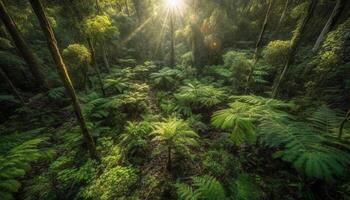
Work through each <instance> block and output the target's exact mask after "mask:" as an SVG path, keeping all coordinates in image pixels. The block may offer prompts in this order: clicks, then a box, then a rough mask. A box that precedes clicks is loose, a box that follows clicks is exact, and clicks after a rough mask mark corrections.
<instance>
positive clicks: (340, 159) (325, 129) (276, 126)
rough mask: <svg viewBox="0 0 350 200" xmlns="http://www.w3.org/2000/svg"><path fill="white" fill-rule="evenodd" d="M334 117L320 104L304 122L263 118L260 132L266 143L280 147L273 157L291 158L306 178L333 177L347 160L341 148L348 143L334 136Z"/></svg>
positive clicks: (346, 155)
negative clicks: (266, 119)
mask: <svg viewBox="0 0 350 200" xmlns="http://www.w3.org/2000/svg"><path fill="white" fill-rule="evenodd" d="M325 116H327V117H325ZM338 120H339V117H338V116H337V115H336V114H335V113H334V112H332V111H331V110H330V109H327V108H325V107H321V108H320V109H319V110H317V111H316V112H315V113H314V114H313V115H312V116H311V117H310V118H309V120H308V121H306V122H305V121H304V122H298V121H295V120H285V121H283V120H278V119H275V120H271V121H264V122H263V123H262V124H261V126H260V131H261V133H260V134H262V136H263V140H264V142H265V143H266V144H268V145H269V146H271V147H283V149H282V150H280V151H278V152H276V154H275V157H278V158H281V159H283V160H285V161H288V162H291V163H292V164H293V166H294V168H296V169H297V170H298V171H300V172H301V173H303V174H305V175H306V176H308V177H309V178H316V179H324V180H326V181H333V180H334V178H336V177H340V176H342V175H343V174H344V173H345V170H346V167H347V166H348V165H349V164H350V154H349V153H347V152H346V151H344V150H343V148H349V147H348V146H347V145H345V144H342V143H341V142H339V141H338V140H337V138H336V132H337V130H338V129H337V127H338V124H337V123H336V122H337V121H338ZM339 146H341V147H342V148H339Z"/></svg>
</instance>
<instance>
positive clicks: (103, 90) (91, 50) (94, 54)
mask: <svg viewBox="0 0 350 200" xmlns="http://www.w3.org/2000/svg"><path fill="white" fill-rule="evenodd" d="M87 41H88V44H89V48H90V53H91V58H92V65H93V66H92V68H93V69H94V70H95V72H96V75H97V79H98V83H99V85H100V88H101V91H102V94H103V96H106V92H105V89H104V87H103V82H102V78H101V74H100V70H99V68H98V66H97V62H96V53H95V49H94V46H93V44H92V40H91V39H90V38H87Z"/></svg>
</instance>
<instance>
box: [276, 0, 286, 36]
mask: <svg viewBox="0 0 350 200" xmlns="http://www.w3.org/2000/svg"><path fill="white" fill-rule="evenodd" d="M289 1H290V0H286V2H285V4H284V8H283V11H282V14H281V17H280V20H279V21H278V23H277V26H276V28H275V33H274V36H275V35H276V34H277V33H278V30H279V29H280V26H281V25H282V23H283V21H284V18H285V17H286V14H287V11H288V5H289Z"/></svg>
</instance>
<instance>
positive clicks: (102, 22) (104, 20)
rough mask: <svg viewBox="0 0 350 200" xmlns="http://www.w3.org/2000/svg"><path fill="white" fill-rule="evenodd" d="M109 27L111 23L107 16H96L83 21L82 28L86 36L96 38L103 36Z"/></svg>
mask: <svg viewBox="0 0 350 200" xmlns="http://www.w3.org/2000/svg"><path fill="white" fill-rule="evenodd" d="M110 26H111V21H110V19H109V17H108V16H105V15H96V16H93V17H90V18H88V19H86V20H85V21H84V24H83V28H84V32H85V34H87V35H88V36H93V37H96V36H97V37H98V36H100V35H102V34H104V33H105V32H106V31H107V30H108V28H109V27H110Z"/></svg>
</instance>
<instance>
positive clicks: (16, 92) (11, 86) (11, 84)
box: [0, 66, 25, 105]
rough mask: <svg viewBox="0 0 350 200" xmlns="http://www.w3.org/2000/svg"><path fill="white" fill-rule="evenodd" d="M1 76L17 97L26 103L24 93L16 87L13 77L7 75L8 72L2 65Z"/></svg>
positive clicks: (0, 68)
mask: <svg viewBox="0 0 350 200" xmlns="http://www.w3.org/2000/svg"><path fill="white" fill-rule="evenodd" d="M0 76H1V77H2V79H3V80H4V81H5V82H6V83H7V85H8V86H9V87H10V90H11V92H12V93H13V95H15V97H16V98H17V99H18V100H19V101H20V102H21V103H22V104H23V105H24V104H25V101H24V99H23V97H22V95H21V94H20V93H19V92H18V90H17V89H16V87H15V86H14V84H13V83H12V81H11V79H10V78H9V77H8V76H7V74H6V72H5V71H4V70H3V69H2V67H1V66H0Z"/></svg>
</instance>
